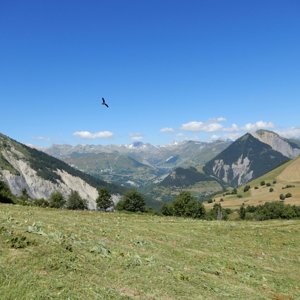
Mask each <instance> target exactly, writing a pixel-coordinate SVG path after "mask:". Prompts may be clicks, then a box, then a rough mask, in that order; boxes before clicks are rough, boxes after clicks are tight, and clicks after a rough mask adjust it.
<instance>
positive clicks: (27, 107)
mask: <svg viewBox="0 0 300 300" xmlns="http://www.w3.org/2000/svg"><path fill="white" fill-rule="evenodd" d="M0 45H1V46H0V104H1V106H0V107H1V119H0V120H1V121H0V124H1V127H0V132H2V133H4V134H7V135H9V136H11V137H13V138H15V139H17V140H19V141H21V142H23V143H28V144H34V145H39V146H47V145H51V144H52V143H70V144H78V143H80V144H88V143H93V144H98V143H99V144H124V143H131V142H132V141H133V140H142V141H143V142H150V143H153V144H166V143H170V142H173V141H175V140H182V139H200V140H210V139H214V138H218V137H235V136H238V135H239V134H242V133H243V132H245V131H248V130H255V129H256V128H261V127H263V128H269V129H272V130H275V131H278V132H280V133H282V134H285V135H287V136H300V1H299V0H281V1H279V0H245V1H241V0H235V1H233V0H226V1H224V0H206V1H204V0H188V1H185V0H180V1H179V0H126V1H125V0H105V1H103V0H98V1H96V0H95V1H91V0H86V1H78V0H77V1H76V0H69V1H66V0H59V1H58V0H45V1H40V0H36V1H32V0H26V1H23V0H22V1H21V0H15V1H9V0H2V1H0ZM101 97H105V98H106V99H107V102H108V104H109V105H110V108H109V109H106V108H105V107H104V106H102V105H100V99H101ZM166 128H167V129H166Z"/></svg>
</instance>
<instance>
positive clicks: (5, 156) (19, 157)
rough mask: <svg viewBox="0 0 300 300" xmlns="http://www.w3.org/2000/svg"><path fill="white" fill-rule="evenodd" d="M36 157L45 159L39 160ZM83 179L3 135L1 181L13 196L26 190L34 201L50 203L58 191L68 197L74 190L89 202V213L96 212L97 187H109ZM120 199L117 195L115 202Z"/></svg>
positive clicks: (50, 159)
mask: <svg viewBox="0 0 300 300" xmlns="http://www.w3.org/2000/svg"><path fill="white" fill-rule="evenodd" d="M35 154H38V155H41V156H40V157H38V158H37V157H35ZM35 159H36V160H37V161H35ZM43 160H45V162H44V164H43ZM33 166H34V167H33ZM45 166H46V167H45ZM43 168H44V169H43ZM70 170H71V172H70ZM76 175H77V176H76ZM78 175H79V176H78ZM80 175H81V172H79V171H77V170H74V169H72V168H71V167H70V166H68V165H66V164H64V163H62V162H60V161H59V160H56V159H54V158H52V157H50V156H48V155H46V154H44V153H43V154H41V153H40V152H39V151H37V150H32V149H30V148H28V147H26V146H24V145H22V144H19V143H17V142H15V141H13V140H11V139H9V138H8V137H6V136H3V135H0V180H2V181H4V182H6V183H7V184H8V186H9V188H10V190H11V192H12V193H13V194H15V195H20V194H21V193H22V191H23V190H24V189H25V190H26V191H27V193H28V195H29V196H30V197H31V198H45V199H47V198H49V196H50V195H51V193H52V192H54V191H59V192H61V193H62V194H63V195H64V196H65V197H67V196H68V195H69V194H70V193H71V191H72V190H73V191H77V192H78V193H79V195H80V196H81V197H82V198H84V199H86V200H87V201H88V207H89V209H95V208H96V202H95V200H96V198H97V197H98V191H97V186H101V183H103V185H104V184H106V183H104V182H100V181H99V182H98V183H97V182H96V181H95V182H93V179H92V178H91V177H87V178H89V179H90V181H91V182H90V183H88V182H87V181H86V180H84V178H81V177H80ZM82 175H84V174H82ZM106 185H107V184H106ZM117 198H118V196H117V195H115V196H114V200H115V201H117Z"/></svg>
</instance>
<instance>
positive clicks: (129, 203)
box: [117, 190, 146, 212]
mask: <svg viewBox="0 0 300 300" xmlns="http://www.w3.org/2000/svg"><path fill="white" fill-rule="evenodd" d="M145 206H146V204H145V200H144V197H143V195H142V194H141V193H139V192H137V191H136V190H130V191H128V192H126V193H125V195H124V196H123V199H122V200H121V201H120V202H119V203H118V205H117V209H118V210H127V211H132V212H144V211H145V209H146V207H145Z"/></svg>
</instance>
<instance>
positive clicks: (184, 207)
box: [161, 192, 206, 218]
mask: <svg viewBox="0 0 300 300" xmlns="http://www.w3.org/2000/svg"><path fill="white" fill-rule="evenodd" d="M161 212H162V214H163V215H173V216H179V217H190V218H204V217H205V214H206V211H205V208H204V206H203V204H202V203H201V202H199V201H197V200H196V199H195V198H194V197H193V196H192V194H191V193H190V192H181V193H180V194H179V195H177V197H176V198H175V200H174V201H172V202H170V203H167V204H165V205H164V206H163V207H162V210H161Z"/></svg>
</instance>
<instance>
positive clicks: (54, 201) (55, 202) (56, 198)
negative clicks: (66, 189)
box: [49, 192, 66, 208]
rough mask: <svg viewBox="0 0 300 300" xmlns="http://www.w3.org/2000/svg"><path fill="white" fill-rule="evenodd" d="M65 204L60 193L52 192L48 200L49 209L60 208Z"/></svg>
mask: <svg viewBox="0 0 300 300" xmlns="http://www.w3.org/2000/svg"><path fill="white" fill-rule="evenodd" d="M65 204H66V200H65V199H64V196H63V195H62V193H60V192H53V193H52V194H51V195H50V198H49V207H52V208H62V207H63V206H64V205H65Z"/></svg>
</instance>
